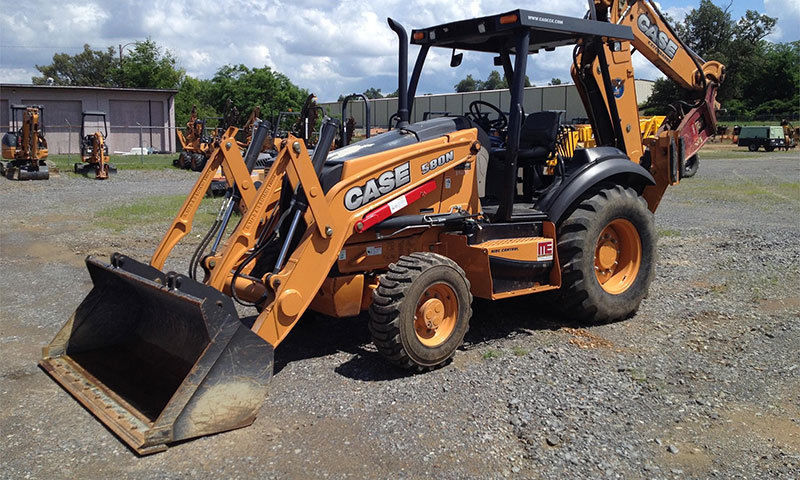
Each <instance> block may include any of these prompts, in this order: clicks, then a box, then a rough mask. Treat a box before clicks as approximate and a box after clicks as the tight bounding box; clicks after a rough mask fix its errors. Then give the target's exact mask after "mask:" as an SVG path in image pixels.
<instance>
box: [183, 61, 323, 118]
mask: <svg viewBox="0 0 800 480" xmlns="http://www.w3.org/2000/svg"><path fill="white" fill-rule="evenodd" d="M208 93H209V97H208V98H207V102H208V105H210V106H211V107H213V108H214V109H215V110H216V111H217V112H224V111H225V104H226V103H227V101H228V100H229V99H230V100H231V102H232V105H233V106H234V107H236V109H237V110H238V111H239V112H240V113H243V114H244V113H245V112H249V111H250V110H252V109H253V108H254V107H255V106H260V107H261V111H262V115H267V114H269V113H270V112H279V111H285V110H287V109H289V108H292V109H294V110H299V109H300V108H301V107H302V106H303V103H304V102H305V100H306V97H307V96H308V90H306V89H301V88H300V87H298V86H297V85H295V84H293V83H292V82H291V80H289V77H287V76H286V75H284V74H282V73H279V72H275V71H273V70H272V69H271V68H270V67H262V68H253V69H250V68H248V67H246V66H245V65H241V64H240V65H224V66H222V67H220V68H219V69H218V70H217V73H216V74H215V75H214V77H213V78H212V79H211V88H210V89H209V92H208ZM189 108H191V107H189Z"/></svg>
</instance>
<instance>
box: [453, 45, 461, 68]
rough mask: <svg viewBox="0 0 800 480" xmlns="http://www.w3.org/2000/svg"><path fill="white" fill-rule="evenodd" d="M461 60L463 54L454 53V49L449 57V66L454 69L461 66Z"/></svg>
mask: <svg viewBox="0 0 800 480" xmlns="http://www.w3.org/2000/svg"><path fill="white" fill-rule="evenodd" d="M463 59H464V54H463V53H456V49H455V48H454V49H453V54H452V55H451V56H450V66H451V67H454V68H455V67H457V66H459V65H461V60H463Z"/></svg>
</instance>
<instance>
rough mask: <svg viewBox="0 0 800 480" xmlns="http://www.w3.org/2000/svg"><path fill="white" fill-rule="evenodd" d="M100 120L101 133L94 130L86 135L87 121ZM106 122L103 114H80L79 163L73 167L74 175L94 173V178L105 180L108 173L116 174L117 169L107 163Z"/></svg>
mask: <svg viewBox="0 0 800 480" xmlns="http://www.w3.org/2000/svg"><path fill="white" fill-rule="evenodd" d="M90 118H95V119H101V120H102V122H103V131H100V130H96V131H95V132H94V133H91V134H87V133H86V132H88V131H89V130H87V128H86V127H87V119H90ZM106 138H108V122H107V121H106V113H105V112H99V111H98V112H82V113H81V162H76V163H75V165H74V170H75V173H78V174H82V175H86V174H89V173H94V178H96V179H98V180H105V179H107V178H108V174H109V173H116V172H117V167H115V166H114V165H113V164H111V163H108V145H107V144H106Z"/></svg>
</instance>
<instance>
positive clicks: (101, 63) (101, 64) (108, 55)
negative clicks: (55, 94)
mask: <svg viewBox="0 0 800 480" xmlns="http://www.w3.org/2000/svg"><path fill="white" fill-rule="evenodd" d="M118 63H119V61H118V60H117V57H116V56H115V55H114V48H113V47H108V49H106V50H105V51H103V50H92V49H91V48H90V47H89V45H88V44H86V45H84V46H83V51H82V52H81V53H78V54H75V55H69V54H67V53H56V54H55V55H53V63H51V64H50V65H36V70H39V72H40V73H41V74H42V75H41V76H38V77H37V76H34V77H32V78H31V81H32V82H33V84H34V85H45V84H47V79H48V78H52V79H53V84H54V85H88V86H93V87H114V86H117V84H116V72H117V67H118Z"/></svg>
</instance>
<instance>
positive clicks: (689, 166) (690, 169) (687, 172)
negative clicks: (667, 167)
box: [681, 155, 700, 178]
mask: <svg viewBox="0 0 800 480" xmlns="http://www.w3.org/2000/svg"><path fill="white" fill-rule="evenodd" d="M698 168H700V159H699V158H698V157H697V155H692V156H691V157H689V158H688V159H686V163H685V164H684V165H683V173H682V174H681V177H683V178H689V177H694V174H695V173H697V169H698Z"/></svg>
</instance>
